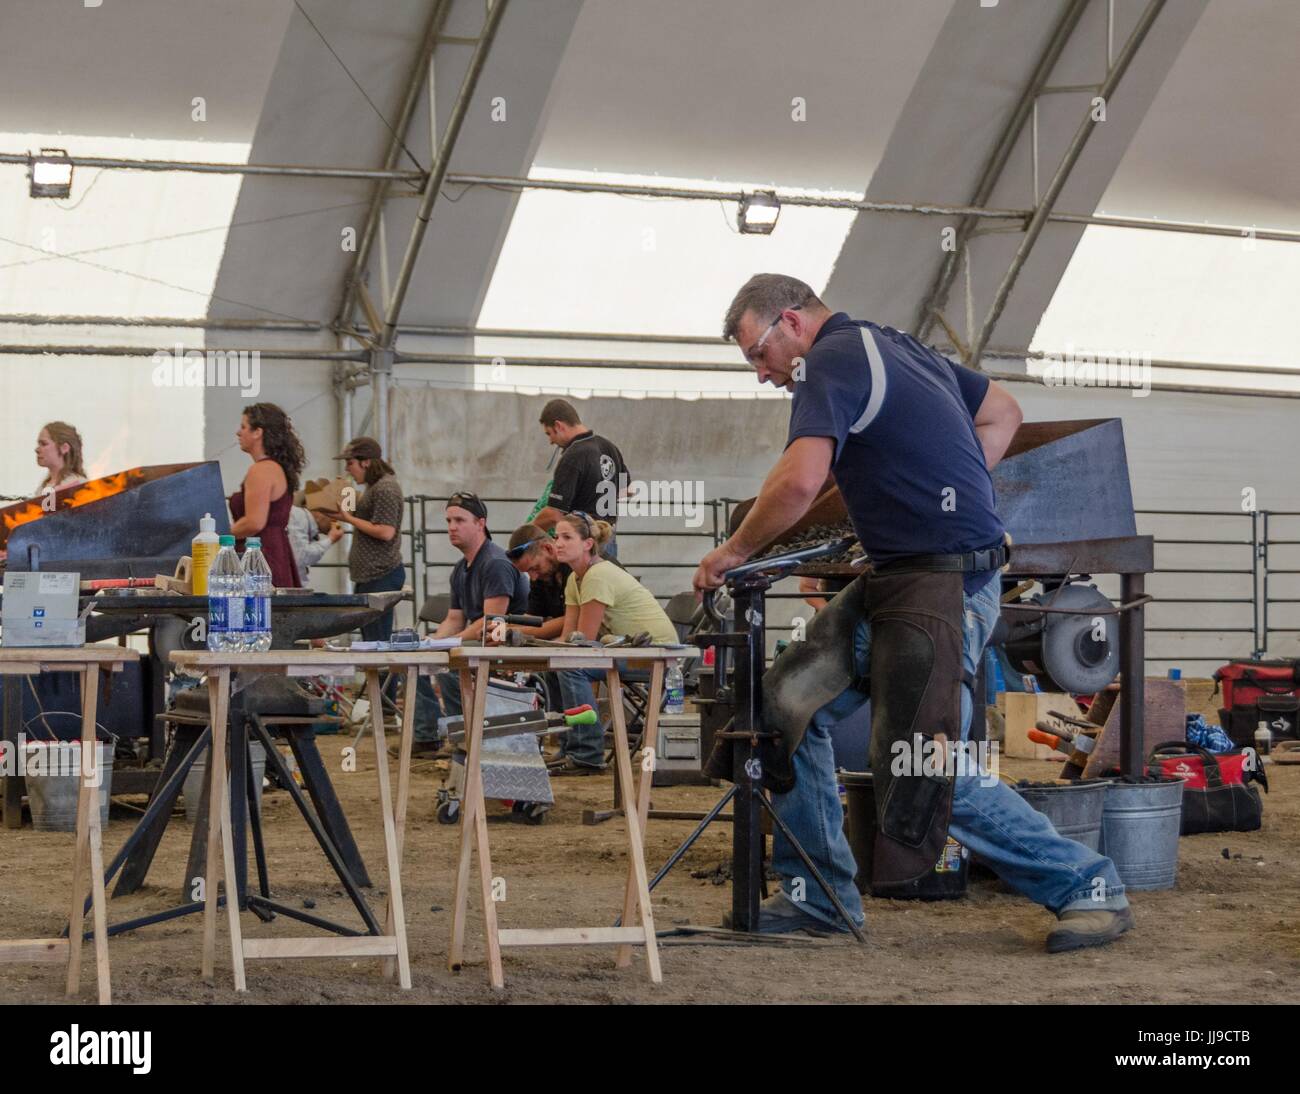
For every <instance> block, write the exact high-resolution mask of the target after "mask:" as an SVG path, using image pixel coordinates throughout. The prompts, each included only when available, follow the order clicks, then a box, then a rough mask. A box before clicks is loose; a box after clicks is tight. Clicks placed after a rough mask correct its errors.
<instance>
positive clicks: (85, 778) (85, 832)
mask: <svg viewBox="0 0 1300 1094" xmlns="http://www.w3.org/2000/svg"><path fill="white" fill-rule="evenodd" d="M98 704H99V666H98V665H86V666H85V668H83V669H82V671H81V756H80V761H81V789H80V790H79V792H78V794H77V849H76V852H75V855H74V859H73V864H72V914H71V915H69V917H68V980H67V994H68V995H69V996H73V995H76V994H77V992H78V990H80V988H81V946H82V922H83V920H84V913H83V911H82V910H83V909H84V908H85V897H84V896H83V890H82V885H83V884H84V879H85V873H84V871H85V870H87V869H89V871H90V899H91V909H92V916H93V920H94V934H95V976H96V980H97V981H98V986H99V1001H100V1003H105V1004H106V1003H111V1002H112V1001H113V989H112V984H111V980H110V976H109V966H108V904H107V900H106V898H105V896H104V855H103V833H102V832H101V831H100V828H101V825H100V818H99V784H98V783H96V782H92V780H91V777H90V773H91V772H92V771H97V772H98V774H99V778H100V779H101V780H102V779H103V777H104V772H103V770H102V769H100V767H99V764H98V755H97V747H96V742H95V716H96V713H97V707H98Z"/></svg>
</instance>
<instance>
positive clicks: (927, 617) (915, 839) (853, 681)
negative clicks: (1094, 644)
mask: <svg viewBox="0 0 1300 1094" xmlns="http://www.w3.org/2000/svg"><path fill="white" fill-rule="evenodd" d="M963 610H964V602H963V599H962V574H961V573H956V572H951V573H935V572H922V571H912V572H903V573H890V574H866V575H863V576H861V577H858V578H856V579H855V580H854V581H853V582H852V583H851V584H850V585H849V586H848V587H847V588H845V589H844V590H843V591H842V592H840V593H839V594H838V595H837V596H836V597H835V598H834V599H833V600H832V601H831V602H830V604H828V605H827V606H826V607H825V608H823V609H822V610H821V611H820V612H818V613H817V614H816V615H815V616H814V617H813V620H812V622H811V623H809V625H808V629H807V631H806V633H805V637H804V640H803V641H802V642H796V643H794V644H792V645H791V646H790V647H789V648H788V649H786V650H785V652H783V653H782V654H781V656H780V657H778V658H777V659H776V661H775V662H773V664H772V667H771V668H770V669H768V670H767V672H766V673H765V674H764V676H763V728H764V729H765V730H767V731H769V732H772V731H775V732H777V733H779V734H780V741H779V742H764V747H763V748H762V749H761V750H760V760H761V762H762V768H763V785H764V786H765V787H767V788H768V789H769V790H772V791H774V792H775V793H778V794H785V793H789V792H790V791H791V790H792V789H793V788H794V782H795V779H794V767H793V762H792V757H793V756H794V753H795V750H796V749H798V747H799V745H800V743H801V742H802V741H803V735H804V732H805V731H806V730H807V727H808V723H809V722H810V721H811V720H812V716H813V715H814V714H815V713H816V712H817V711H818V710H820V709H821V708H822V707H823V706H825V705H826V704H827V703H829V702H830V701H831V700H832V699H834V698H836V697H837V696H838V695H840V694H841V693H842V692H843V691H844V690H845V689H846V688H850V687H853V688H856V689H857V690H859V691H861V692H863V693H864V694H867V695H868V696H870V698H871V699H872V710H871V772H872V781H873V783H874V785H875V798H876V811H877V821H878V825H877V834H876V846H875V867H874V873H875V879H876V883H877V884H878V885H881V886H887V885H900V884H904V883H906V882H908V881H913V880H915V879H916V878H919V877H921V876H923V875H924V874H925V873H926V872H928V871H929V870H931V869H933V868H934V864H935V863H936V862H937V861H938V859H939V855H940V853H941V852H942V850H943V847H944V844H945V843H946V841H947V837H948V821H949V818H950V815H951V812H952V790H953V781H952V778H951V777H950V776H949V775H948V774H947V770H948V769H947V766H946V765H942V761H943V760H944V758H945V757H946V755H947V745H948V743H949V742H952V741H957V740H960V738H961V687H962V678H963V669H962V622H963V619H962V616H963ZM864 621H865V622H866V623H867V624H868V625H869V626H870V628H871V655H870V665H869V668H868V671H867V675H866V676H865V677H859V676H858V672H857V666H856V665H855V663H854V652H853V634H854V631H855V630H856V628H857V626H858V625H859V624H860V623H862V622H864ZM918 742H919V744H920V750H919V751H920V754H919V755H918V747H917V745H918ZM731 746H732V742H731V741H729V740H726V739H723V738H719V739H718V740H717V741H716V743H715V746H714V749H713V752H712V754H711V755H710V757H709V760H708V763H707V764H706V765H705V771H706V773H707V774H709V775H711V776H712V777H714V778H719V779H731V777H732V774H733V769H732V756H731V750H732V749H731ZM927 759H928V760H929V762H928V763H927V762H923V761H926V760H927ZM936 766H937V767H938V770H937V771H936V770H935V767H936Z"/></svg>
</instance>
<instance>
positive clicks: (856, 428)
mask: <svg viewBox="0 0 1300 1094" xmlns="http://www.w3.org/2000/svg"><path fill="white" fill-rule="evenodd" d="M858 330H860V331H861V332H862V346H863V348H864V349H865V350H866V351H867V363H868V365H870V366H871V395H870V397H869V398H868V399H867V408H866V410H864V411H863V412H862V416H861V417H860V418H859V419H858V420H857V421H856V422H854V423H853V424H852V425H851V426H849V432H850V433H861V432H862V431H863V430H864V429H866V428H867V426H869V425H870V424H871V423H872V422H873V421H875V418H876V415H877V414H879V413H880V407H881V404H882V403H884V401H885V361H884V358H882V357H881V356H880V347H879V346H877V345H876V339H875V335H873V334H872V333H871V331H870V329H869V328H867V327H859V328H858Z"/></svg>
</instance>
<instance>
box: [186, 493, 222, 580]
mask: <svg viewBox="0 0 1300 1094" xmlns="http://www.w3.org/2000/svg"><path fill="white" fill-rule="evenodd" d="M217 549H218V537H217V522H216V521H215V520H213V519H212V514H211V513H204V514H203V519H202V520H201V521H199V534H198V535H197V536H195V537H194V538H193V539H192V540H191V541H190V558H192V559H193V560H194V566H193V569H192V570H191V571H190V575H191V576H190V580H191V581H192V582H193V585H194V595H195V596H207V595H208V567H209V566H211V565H212V560H213V559H214V558H216V557H217Z"/></svg>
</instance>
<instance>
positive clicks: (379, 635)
mask: <svg viewBox="0 0 1300 1094" xmlns="http://www.w3.org/2000/svg"><path fill="white" fill-rule="evenodd" d="M405 584H406V567H405V565H403V564H402V563H398V564H397V567H396V568H395V569H392V570H389V571H388V573H386V574H382V575H381V576H379V577H373V578H371V579H370V580H369V581H358V582H357V583H356V584H355V585H353V586H352V588H353V589H354V590H356V591H357V592H359V593H391V592H396V591H397V590H398V589H400V588H401V587H402V586H403V585H405ZM392 634H393V609H392V608H389V609H388V611H386V612H384V614H383V615H381V616H380V617H379V618H378V619H372V620H371V621H370V622H369V623H365V624H363V625H362V627H361V637H362V639H363V640H364V641H366V642H387V641H388V639H389V638H391V637H392Z"/></svg>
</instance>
